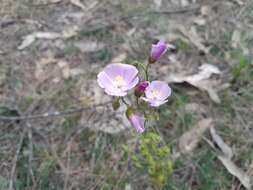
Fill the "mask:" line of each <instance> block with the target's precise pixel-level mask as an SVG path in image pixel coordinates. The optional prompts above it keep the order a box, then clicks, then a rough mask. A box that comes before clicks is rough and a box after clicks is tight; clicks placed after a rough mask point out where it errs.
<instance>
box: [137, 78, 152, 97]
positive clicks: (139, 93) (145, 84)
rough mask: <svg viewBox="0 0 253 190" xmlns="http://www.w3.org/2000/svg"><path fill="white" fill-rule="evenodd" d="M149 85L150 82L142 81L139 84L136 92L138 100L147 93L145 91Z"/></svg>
mask: <svg viewBox="0 0 253 190" xmlns="http://www.w3.org/2000/svg"><path fill="white" fill-rule="evenodd" d="M148 85H149V82H148V81H142V82H140V83H139V84H137V86H136V87H135V90H134V95H135V96H136V97H138V98H139V97H141V96H142V95H143V94H144V93H145V90H146V88H147V87H148Z"/></svg>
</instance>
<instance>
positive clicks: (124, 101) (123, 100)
mask: <svg viewBox="0 0 253 190" xmlns="http://www.w3.org/2000/svg"><path fill="white" fill-rule="evenodd" d="M121 100H122V102H123V103H124V104H125V105H126V106H127V107H128V106H129V104H128V103H127V102H126V100H125V99H124V98H123V97H122V98H121Z"/></svg>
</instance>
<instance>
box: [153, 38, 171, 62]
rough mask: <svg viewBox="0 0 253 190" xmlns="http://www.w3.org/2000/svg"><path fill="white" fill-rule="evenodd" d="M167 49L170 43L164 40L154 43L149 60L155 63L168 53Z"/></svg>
mask: <svg viewBox="0 0 253 190" xmlns="http://www.w3.org/2000/svg"><path fill="white" fill-rule="evenodd" d="M167 49H168V45H167V44H166V43H165V42H164V41H162V40H160V41H159V42H158V43H157V44H152V48H151V53H150V58H149V62H150V63H154V62H156V61H157V60H159V59H160V58H161V56H162V55H163V54H165V53H166V51H167Z"/></svg>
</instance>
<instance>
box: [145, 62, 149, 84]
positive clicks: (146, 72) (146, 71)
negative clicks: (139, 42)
mask: <svg viewBox="0 0 253 190" xmlns="http://www.w3.org/2000/svg"><path fill="white" fill-rule="evenodd" d="M148 68H149V63H148V64H147V66H146V68H145V78H146V80H147V81H148Z"/></svg>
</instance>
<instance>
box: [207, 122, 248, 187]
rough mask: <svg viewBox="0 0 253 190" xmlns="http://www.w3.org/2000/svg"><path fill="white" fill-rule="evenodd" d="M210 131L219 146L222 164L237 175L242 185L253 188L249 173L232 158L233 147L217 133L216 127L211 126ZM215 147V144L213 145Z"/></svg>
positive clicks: (219, 157)
mask: <svg viewBox="0 0 253 190" xmlns="http://www.w3.org/2000/svg"><path fill="white" fill-rule="evenodd" d="M210 133H211V136H212V139H213V141H214V142H215V143H216V145H217V146H218V147H219V152H220V153H218V155H217V157H218V159H219V160H220V161H221V162H222V164H223V165H224V166H225V168H226V169H227V170H228V172H229V173H230V174H232V175H233V176H235V177H237V178H238V180H239V181H240V182H241V183H242V185H243V186H244V187H245V188H246V189H248V190H251V188H252V184H251V183H252V181H251V178H250V177H249V175H248V174H247V173H246V172H244V171H243V170H242V169H241V168H239V167H238V166H236V164H235V163H234V162H233V161H232V160H231V158H232V157H233V151H232V149H231V148H230V147H229V146H228V145H227V144H226V143H225V142H224V140H223V139H222V138H221V137H220V136H219V135H218V134H217V132H216V130H215V128H214V127H213V126H212V127H211V128H210ZM211 146H212V147H213V148H215V146H213V145H211Z"/></svg>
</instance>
